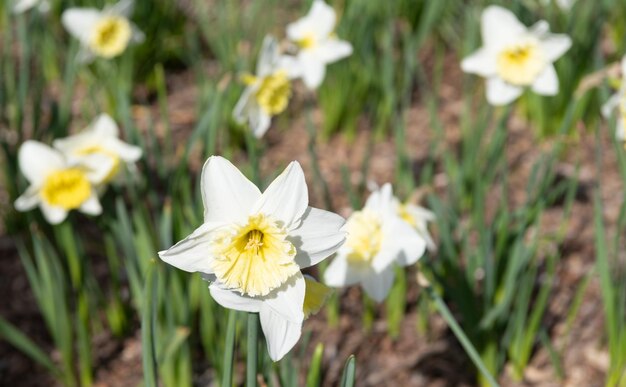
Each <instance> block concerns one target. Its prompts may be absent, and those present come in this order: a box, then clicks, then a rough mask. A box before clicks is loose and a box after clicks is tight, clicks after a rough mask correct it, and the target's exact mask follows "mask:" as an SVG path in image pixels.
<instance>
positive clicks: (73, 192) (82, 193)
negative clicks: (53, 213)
mask: <svg viewBox="0 0 626 387" xmlns="http://www.w3.org/2000/svg"><path fill="white" fill-rule="evenodd" d="M90 196H91V184H90V183H89V180H87V176H86V175H85V172H83V171H82V170H80V169H78V168H68V169H63V170H60V171H56V172H53V173H51V174H50V175H48V177H47V178H46V180H45V181H44V184H43V187H42V188H41V197H42V199H43V200H44V201H45V202H46V203H48V204H49V205H51V206H54V207H61V208H63V209H64V210H73V209H75V208H78V207H80V206H81V205H82V204H83V203H84V202H85V201H86V200H87V199H89V197H90Z"/></svg>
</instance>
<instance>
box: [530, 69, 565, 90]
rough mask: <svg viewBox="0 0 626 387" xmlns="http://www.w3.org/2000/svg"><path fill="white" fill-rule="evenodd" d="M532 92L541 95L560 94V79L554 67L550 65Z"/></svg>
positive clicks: (534, 85) (534, 84)
mask: <svg viewBox="0 0 626 387" xmlns="http://www.w3.org/2000/svg"><path fill="white" fill-rule="evenodd" d="M532 90H533V91H534V92H535V93H537V94H541V95H556V94H557V93H558V92H559V77H558V76H557V75H556V71H555V70H554V66H553V65H548V66H547V67H546V69H545V70H543V72H542V73H541V74H539V76H538V77H537V79H535V82H533V85H532Z"/></svg>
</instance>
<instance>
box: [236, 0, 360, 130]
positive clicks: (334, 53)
mask: <svg viewBox="0 0 626 387" xmlns="http://www.w3.org/2000/svg"><path fill="white" fill-rule="evenodd" d="M336 19H337V16H336V14H335V11H334V10H333V9H332V8H331V7H330V6H328V5H327V4H326V3H325V2H324V1H323V0H314V1H313V5H312V7H311V10H310V11H309V13H308V15H306V16H305V17H303V18H302V19H300V20H298V21H296V22H294V23H291V24H289V25H288V26H287V39H288V42H287V44H286V45H287V46H288V47H287V50H288V52H289V54H284V53H282V52H281V50H280V47H279V46H280V44H279V43H278V41H277V40H276V39H275V38H273V37H271V36H266V37H265V39H264V40H263V45H262V47H261V52H260V54H259V59H258V61H257V67H256V74H255V75H252V74H244V75H243V76H242V77H241V79H242V81H243V83H245V84H246V88H245V90H244V91H243V94H242V95H241V97H240V98H239V102H237V105H236V106H235V109H234V111H233V117H234V118H235V120H236V121H238V122H239V123H241V124H244V123H247V124H248V125H249V126H250V130H251V131H252V133H253V134H254V135H255V136H256V137H257V138H260V137H262V136H263V135H264V134H265V132H266V131H267V129H269V127H270V123H271V120H272V117H273V116H275V115H278V114H280V113H282V112H283V111H284V110H285V109H286V108H287V105H288V103H289V98H290V97H291V82H292V81H293V80H294V79H297V78H302V80H303V81H304V84H305V85H306V86H307V87H308V88H309V89H316V88H317V87H318V86H319V85H320V84H321V83H322V81H323V80H324V76H325V74H326V65H327V64H329V63H333V62H336V61H338V60H340V59H342V58H345V57H347V56H349V55H350V54H352V46H351V45H350V43H348V42H346V41H343V40H339V39H338V38H337V36H336V35H335V33H334V29H335V24H336Z"/></svg>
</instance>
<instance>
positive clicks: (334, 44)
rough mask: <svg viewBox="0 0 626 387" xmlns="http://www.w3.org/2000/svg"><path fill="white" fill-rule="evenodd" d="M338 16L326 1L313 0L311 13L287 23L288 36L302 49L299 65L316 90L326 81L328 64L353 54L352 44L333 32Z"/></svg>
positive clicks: (302, 74) (305, 81) (303, 75)
mask: <svg viewBox="0 0 626 387" xmlns="http://www.w3.org/2000/svg"><path fill="white" fill-rule="evenodd" d="M336 21H337V15H336V14H335V10H333V8H332V7H330V6H329V5H328V4H326V3H325V2H324V1H323V0H314V1H313V5H312V6H311V9H310V10H309V13H308V14H307V15H306V16H305V17H303V18H302V19H300V20H298V21H296V22H294V23H291V24H289V25H288V26H287V38H288V39H289V40H290V41H292V42H293V43H295V44H296V45H297V46H298V48H299V50H298V54H297V56H296V59H297V65H298V66H299V71H300V73H301V76H302V80H303V81H304V83H305V85H306V86H307V87H308V88H310V89H316V88H317V87H318V86H319V85H320V84H321V83H322V81H323V80H324V76H325V74H326V65H327V64H329V63H333V62H336V61H338V60H340V59H343V58H345V57H348V56H350V55H351V54H352V45H351V44H350V43H348V42H346V41H345V40H339V39H338V38H337V36H336V35H335V34H334V32H333V31H334V29H335V24H336Z"/></svg>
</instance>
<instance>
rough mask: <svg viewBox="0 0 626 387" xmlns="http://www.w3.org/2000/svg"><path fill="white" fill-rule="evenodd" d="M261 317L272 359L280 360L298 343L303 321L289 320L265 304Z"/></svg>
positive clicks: (268, 350)
mask: <svg viewBox="0 0 626 387" xmlns="http://www.w3.org/2000/svg"><path fill="white" fill-rule="evenodd" d="M259 317H260V318H261V328H262V329H263V335H264V336H265V340H266V342H267V352H268V353H269V355H270V359H272V361H279V360H280V359H282V358H283V357H284V356H285V355H286V354H287V353H288V352H289V351H290V350H291V349H292V348H293V347H294V346H295V345H296V344H297V343H298V340H299V339H300V335H301V334H302V321H289V320H287V319H285V318H283V317H282V316H281V315H280V314H278V313H276V312H274V310H272V309H271V308H268V307H267V306H265V305H264V306H263V308H261V312H260V313H259Z"/></svg>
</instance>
